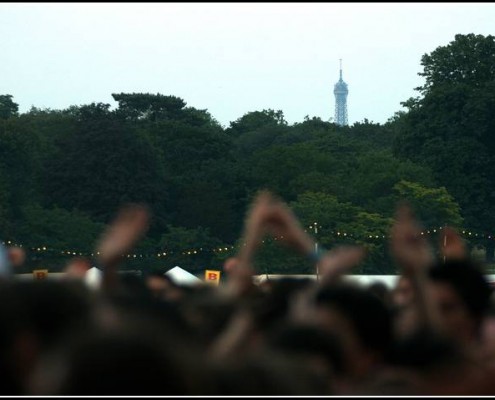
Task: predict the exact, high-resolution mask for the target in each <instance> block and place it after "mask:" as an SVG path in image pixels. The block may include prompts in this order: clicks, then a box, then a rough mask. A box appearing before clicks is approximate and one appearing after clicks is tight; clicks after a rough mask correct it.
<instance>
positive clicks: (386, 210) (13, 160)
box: [0, 34, 495, 274]
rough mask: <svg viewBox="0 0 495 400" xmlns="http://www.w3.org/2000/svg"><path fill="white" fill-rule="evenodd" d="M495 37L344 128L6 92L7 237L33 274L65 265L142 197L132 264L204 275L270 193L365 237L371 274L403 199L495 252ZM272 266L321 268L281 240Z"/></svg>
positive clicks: (457, 46)
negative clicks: (383, 109)
mask: <svg viewBox="0 0 495 400" xmlns="http://www.w3.org/2000/svg"><path fill="white" fill-rule="evenodd" d="M494 39H495V38H494V37H493V36H490V35H489V36H482V35H475V34H467V35H460V34H459V35H456V36H455V39H454V40H453V41H452V42H450V43H448V44H447V45H445V46H440V47H438V48H437V49H436V50H434V51H433V52H432V53H430V54H425V55H424V56H423V57H422V59H421V65H422V66H423V72H421V73H420V75H421V76H423V77H424V79H425V84H424V85H423V86H421V87H419V88H416V90H417V91H418V96H417V97H415V98H410V99H407V100H405V101H404V102H403V103H402V105H403V106H404V109H405V111H400V112H397V113H395V114H394V115H393V116H392V117H391V118H390V119H389V120H388V121H387V122H386V123H384V124H378V123H374V122H372V121H369V120H367V119H365V120H364V121H361V122H356V123H354V124H353V125H351V126H343V127H342V126H338V125H336V124H334V123H332V122H331V121H324V120H322V119H321V118H319V117H310V116H306V117H305V118H304V120H303V121H301V122H296V123H294V124H289V123H287V121H286V120H285V118H284V114H283V112H282V111H281V110H273V109H263V110H257V111H252V112H248V113H246V114H245V115H243V116H241V117H239V118H238V119H236V120H235V121H232V122H231V123H230V124H229V126H227V127H224V126H222V125H221V124H220V123H219V122H218V121H217V120H216V119H215V118H214V116H212V115H211V114H210V113H209V112H208V110H202V109H196V108H194V107H188V106H187V103H186V101H185V100H183V99H181V98H179V97H176V96H173V95H163V94H160V93H157V94H150V93H114V94H112V97H113V98H114V100H115V101H116V103H117V107H116V108H115V109H113V110H112V109H111V106H110V105H109V104H104V103H92V104H88V105H82V106H71V107H69V108H67V109H63V110H52V109H38V108H36V107H32V108H31V110H29V111H28V112H25V113H19V111H18V104H17V103H16V102H15V99H14V97H13V96H12V95H10V94H7V95H0V120H1V122H0V124H1V125H0V235H1V239H2V240H4V241H7V240H9V241H11V242H12V243H17V244H22V245H23V247H24V248H25V249H26V250H27V251H28V262H27V263H26V267H25V268H27V269H29V270H30V269H31V268H36V267H40V266H43V267H48V268H50V270H53V271H56V270H57V269H60V268H61V267H62V266H63V265H64V263H65V262H66V261H67V257H72V256H74V255H86V256H87V255H89V254H90V253H91V251H92V249H93V246H94V241H95V239H96V238H97V237H98V235H99V233H100V232H101V231H102V230H103V228H104V227H105V225H106V224H107V223H108V222H109V221H110V220H111V219H112V217H113V216H114V214H115V213H116V212H117V210H118V208H119V207H120V205H122V204H124V203H132V202H134V203H145V204H146V205H147V206H148V207H149V209H150V210H151V212H152V225H151V228H150V231H149V233H148V235H147V237H146V238H145V239H144V240H142V242H141V243H140V245H139V247H138V248H136V249H135V253H134V254H131V255H126V257H127V260H126V261H127V262H126V264H125V265H126V266H127V267H128V268H139V269H160V270H164V271H165V270H167V269H170V268H172V267H173V266H175V265H180V266H181V267H183V268H185V269H187V270H189V271H190V272H192V273H201V272H202V271H203V270H204V269H221V264H222V262H223V260H225V259H226V258H227V257H229V256H231V255H233V254H234V253H235V251H236V248H237V246H239V245H241V243H239V242H238V240H239V237H240V236H241V229H242V224H243V221H244V217H245V215H246V211H247V209H248V207H249V204H250V202H251V200H252V199H253V197H254V196H255V195H256V193H257V192H258V191H259V190H261V189H269V190H270V191H272V192H273V193H276V194H277V195H279V196H280V197H281V198H283V200H284V201H286V202H288V203H289V205H290V206H291V207H292V208H293V210H294V212H295V213H296V215H297V216H298V217H299V218H300V220H301V222H302V223H303V225H304V226H305V227H306V228H307V229H308V230H309V231H310V232H311V233H312V234H314V235H315V236H316V238H317V241H318V243H319V245H321V246H323V247H327V248H331V247H333V246H335V245H337V244H342V243H359V244H364V245H365V246H366V247H367V249H368V252H369V253H368V254H369V255H368V257H367V259H366V261H365V262H364V263H363V265H361V266H360V267H359V268H358V269H357V270H356V271H357V272H359V273H374V274H388V273H394V272H395V266H394V265H393V263H392V262H391V260H390V259H389V257H388V245H387V238H388V232H389V228H390V226H391V223H392V217H393V215H394V211H395V207H396V204H397V203H398V202H399V201H401V200H407V201H408V202H409V203H410V204H411V205H412V207H413V208H414V210H415V212H416V213H417V215H418V217H419V219H420V220H421V221H422V223H423V225H424V228H425V234H428V235H429V237H430V238H431V240H438V234H439V232H440V231H441V229H439V228H441V227H443V226H445V225H450V226H454V227H457V228H466V229H470V230H473V232H476V233H477V235H478V234H479V237H478V238H477V239H476V240H475V239H474V235H473V237H471V238H469V237H468V238H467V240H468V242H469V243H470V244H471V245H474V244H478V245H482V246H483V247H484V248H485V249H486V250H487V251H486V255H487V259H488V261H491V260H492V258H493V240H494V239H493V237H492V236H491V234H495V230H494V229H495V159H494V158H495V152H494V150H495V113H494V112H493V110H495V40H494ZM257 262H258V264H257V265H259V266H260V268H261V270H260V273H265V272H266V273H291V274H296V273H313V272H314V271H313V270H312V264H311V262H310V261H309V260H304V259H301V258H300V257H299V256H296V255H294V254H291V253H290V252H287V250H286V249H284V248H283V247H281V246H279V245H278V243H276V240H275V239H272V240H266V241H265V243H264V246H263V247H262V250H261V252H260V253H259V255H258V260H257Z"/></svg>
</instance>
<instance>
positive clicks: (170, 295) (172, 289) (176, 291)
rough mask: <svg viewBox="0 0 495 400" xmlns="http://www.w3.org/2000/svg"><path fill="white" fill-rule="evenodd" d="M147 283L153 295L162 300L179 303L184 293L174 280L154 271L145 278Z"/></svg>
mask: <svg viewBox="0 0 495 400" xmlns="http://www.w3.org/2000/svg"><path fill="white" fill-rule="evenodd" d="M145 283H146V286H147V287H148V289H149V290H150V292H151V294H152V295H153V296H154V297H155V298H157V299H161V300H167V301H179V300H180V299H181V298H182V295H183V294H184V291H183V290H182V288H181V287H180V285H177V284H176V283H175V282H174V280H173V279H172V278H171V277H170V276H168V275H165V274H164V273H162V272H158V271H153V272H149V273H148V274H146V276H145Z"/></svg>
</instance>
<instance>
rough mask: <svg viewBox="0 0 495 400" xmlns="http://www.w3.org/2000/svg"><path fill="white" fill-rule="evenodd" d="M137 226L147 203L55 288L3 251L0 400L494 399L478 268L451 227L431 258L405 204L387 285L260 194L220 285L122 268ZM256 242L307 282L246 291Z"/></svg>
mask: <svg viewBox="0 0 495 400" xmlns="http://www.w3.org/2000/svg"><path fill="white" fill-rule="evenodd" d="M150 218H151V216H150V212H149V210H148V209H147V207H146V206H143V205H136V204H132V205H126V206H124V207H122V209H121V210H120V211H119V213H118V215H117V217H116V218H115V220H114V221H113V222H112V223H110V224H109V226H108V229H107V230H106V231H105V232H104V233H103V234H102V236H101V237H100V238H99V239H98V240H97V246H96V248H95V254H97V256H96V258H95V260H91V262H90V260H87V259H84V258H81V257H78V258H74V259H72V260H70V262H68V263H67V265H66V268H65V275H64V277H63V278H62V279H60V280H50V279H44V280H32V281H21V280H18V279H15V273H14V272H15V265H20V264H22V263H24V262H25V259H24V257H23V254H22V252H20V251H19V249H15V248H7V249H6V250H7V254H6V259H8V261H9V264H10V266H11V268H10V270H9V269H5V271H6V272H4V273H3V274H2V276H1V282H0V324H1V328H2V329H1V330H0V377H1V379H0V394H2V395H10V396H26V395H35V396H37V395H42V396H56V395H59V396H66V395H81V396H85V395H87V396H93V395H102V396H103V395H114V396H118V395H131V396H132V395H136V396H139V395H154V396H168V395H170V396H171V395H183V396H192V395H195V396H339V395H340V396H343V395H350V396H352V395H356V396H358V395H370V396H381V395H382V396H383V395H396V396H404V395H414V396H423V395H469V396H471V395H492V394H495V379H494V378H495V303H494V297H493V294H492V289H491V287H490V284H489V282H488V281H487V279H486V275H485V271H484V269H483V268H484V266H483V265H482V264H479V263H478V262H477V261H475V260H474V259H472V258H471V257H470V255H469V253H468V251H467V248H466V246H465V244H464V242H463V240H462V238H461V237H460V236H459V235H458V234H457V233H456V231H455V229H453V228H446V229H445V230H444V232H443V235H444V236H445V237H446V238H448V240H446V243H447V245H445V246H439V248H438V249H434V248H433V247H432V246H431V244H430V243H429V242H428V241H427V240H426V239H425V237H424V236H422V235H421V234H420V233H421V229H420V225H419V222H418V221H417V220H416V218H415V216H414V215H413V212H412V210H411V209H410V207H409V206H407V205H406V204H400V205H399V206H398V207H397V211H396V215H395V221H394V224H393V227H392V229H391V232H390V253H391V254H392V256H393V258H394V261H395V263H396V264H397V267H398V268H399V273H400V276H399V279H398V280H397V283H396V284H395V286H394V287H393V288H390V287H388V286H386V285H383V284H380V283H375V284H371V285H363V284H359V283H357V282H356V281H352V280H350V279H348V276H347V275H348V274H350V273H352V268H353V267H354V266H356V265H358V264H359V263H360V262H361V261H362V260H363V259H364V258H365V257H366V251H365V249H364V248H363V247H361V246H340V247H335V248H333V249H329V250H323V249H321V247H320V250H318V251H315V248H316V246H315V242H314V238H313V237H312V236H311V235H310V234H309V233H307V232H306V231H304V229H303V228H302V226H301V224H300V222H299V221H298V219H297V218H296V216H295V214H294V213H293V212H292V210H291V209H290V208H289V207H288V206H287V205H286V204H285V203H284V202H283V201H282V200H281V199H279V198H277V197H276V196H275V195H273V194H272V193H270V192H267V191H263V192H260V193H259V194H258V195H257V196H256V198H255V200H254V201H253V203H252V205H251V207H250V208H249V210H248V211H247V213H246V219H245V225H244V231H243V233H242V238H241V239H242V240H241V243H242V245H241V246H240V248H239V251H238V253H237V254H236V255H235V257H232V258H229V259H228V260H226V261H225V264H224V272H225V273H226V274H227V279H226V281H225V282H222V283H221V284H220V285H218V286H216V285H211V284H208V283H206V282H202V283H200V284H197V285H181V284H179V283H177V282H175V281H174V280H173V279H171V278H170V277H168V276H166V275H163V274H160V273H150V274H146V275H144V276H141V277H139V276H133V275H122V274H119V265H120V263H121V262H122V257H121V255H122V254H124V253H126V252H128V251H129V250H130V249H132V248H133V247H134V246H135V245H136V243H138V241H139V240H140V239H141V238H143V236H144V235H145V234H146V232H147V229H148V227H149V223H150ZM266 235H272V236H274V237H278V238H281V241H282V242H283V244H284V245H286V246H287V250H288V251H293V252H297V253H298V254H300V256H301V257H302V258H309V259H311V260H312V261H313V262H314V265H315V268H317V270H318V276H319V279H317V280H314V279H310V278H295V277H285V278H280V279H271V280H266V281H264V282H263V283H259V284H258V283H256V282H255V281H254V279H253V276H254V275H256V274H257V269H256V265H255V262H254V260H255V255H256V251H257V250H258V249H259V248H260V246H261V244H262V240H263V239H264V237H265V236H266ZM436 250H438V251H436ZM92 262H94V263H96V265H97V266H98V268H99V269H101V271H102V273H103V279H102V282H101V285H99V286H98V287H93V286H88V285H87V284H86V282H85V280H84V277H85V274H86V273H87V271H88V270H89V268H90V266H91V265H92ZM9 271H10V272H9Z"/></svg>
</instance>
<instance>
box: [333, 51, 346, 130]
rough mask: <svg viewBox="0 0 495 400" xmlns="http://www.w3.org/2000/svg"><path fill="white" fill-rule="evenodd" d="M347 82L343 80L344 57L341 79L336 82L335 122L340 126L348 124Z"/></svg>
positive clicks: (334, 91)
mask: <svg viewBox="0 0 495 400" xmlns="http://www.w3.org/2000/svg"><path fill="white" fill-rule="evenodd" d="M347 93H349V90H348V89H347V83H345V82H344V81H343V80H342V59H340V79H339V81H338V82H337V83H336V84H335V86H334V89H333V94H334V95H335V123H336V124H337V125H340V126H344V125H347Z"/></svg>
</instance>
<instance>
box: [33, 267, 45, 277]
mask: <svg viewBox="0 0 495 400" xmlns="http://www.w3.org/2000/svg"><path fill="white" fill-rule="evenodd" d="M33 276H34V279H46V277H47V276H48V270H47V269H35V270H33Z"/></svg>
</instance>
